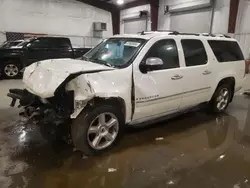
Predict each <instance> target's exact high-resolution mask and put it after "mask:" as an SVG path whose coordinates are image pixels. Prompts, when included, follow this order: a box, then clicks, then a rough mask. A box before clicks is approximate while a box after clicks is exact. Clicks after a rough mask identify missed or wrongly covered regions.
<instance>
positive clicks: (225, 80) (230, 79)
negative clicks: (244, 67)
mask: <svg viewBox="0 0 250 188" xmlns="http://www.w3.org/2000/svg"><path fill="white" fill-rule="evenodd" d="M222 84H230V85H232V87H231V92H232V96H231V97H230V102H232V100H233V97H234V91H235V78H234V77H233V76H228V77H225V78H222V79H221V80H220V81H219V82H218V83H217V86H216V88H215V90H214V93H213V96H214V94H215V92H216V90H217V88H218V87H219V86H221V85H222Z"/></svg>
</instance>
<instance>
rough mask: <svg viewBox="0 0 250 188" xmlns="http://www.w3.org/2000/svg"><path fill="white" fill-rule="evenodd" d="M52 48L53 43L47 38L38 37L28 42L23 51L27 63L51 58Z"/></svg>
mask: <svg viewBox="0 0 250 188" xmlns="http://www.w3.org/2000/svg"><path fill="white" fill-rule="evenodd" d="M52 48H53V43H52V42H51V41H50V40H49V38H38V39H36V40H34V41H32V42H31V43H29V44H28V45H27V50H26V52H25V57H26V63H27V65H30V64H32V63H34V62H37V61H41V60H46V59H51V58H52V57H53V52H52V51H51V49H52Z"/></svg>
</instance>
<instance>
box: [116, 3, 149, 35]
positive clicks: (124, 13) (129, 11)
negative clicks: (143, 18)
mask: <svg viewBox="0 0 250 188" xmlns="http://www.w3.org/2000/svg"><path fill="white" fill-rule="evenodd" d="M144 10H146V11H148V12H149V16H148V19H147V20H148V22H147V30H148V31H151V17H150V12H151V10H150V5H149V4H148V5H142V6H137V7H133V8H129V9H125V10H122V11H121V12H120V33H121V34H124V21H123V18H124V17H127V16H131V15H133V14H136V13H138V12H139V11H144Z"/></svg>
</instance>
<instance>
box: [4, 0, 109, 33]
mask: <svg viewBox="0 0 250 188" xmlns="http://www.w3.org/2000/svg"><path fill="white" fill-rule="evenodd" d="M93 22H106V23H107V31H104V32H103V37H109V36H111V35H112V33H113V30H112V19H111V13H110V12H107V11H104V10H101V9H98V8H95V7H93V6H90V5H87V4H84V3H81V2H78V1H76V0H60V1H59V0H0V31H9V32H25V33H44V34H51V35H72V36H93V29H92V26H93V25H92V24H93Z"/></svg>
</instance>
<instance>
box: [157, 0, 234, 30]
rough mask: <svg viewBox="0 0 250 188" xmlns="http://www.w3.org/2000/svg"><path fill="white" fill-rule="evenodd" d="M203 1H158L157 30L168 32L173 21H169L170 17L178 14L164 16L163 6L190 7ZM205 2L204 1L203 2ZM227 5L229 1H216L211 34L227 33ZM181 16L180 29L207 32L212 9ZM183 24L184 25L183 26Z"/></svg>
mask: <svg viewBox="0 0 250 188" xmlns="http://www.w3.org/2000/svg"><path fill="white" fill-rule="evenodd" d="M201 1H203V0H160V8H159V19H158V29H160V30H169V29H171V25H173V24H175V23H171V20H172V21H175V20H174V19H171V15H172V16H173V17H172V18H174V17H175V16H176V15H177V16H178V14H166V15H164V6H165V5H170V6H171V5H182V6H185V4H186V5H187V6H190V5H192V4H195V3H196V2H201ZM204 2H205V1H204ZM229 4H230V0H216V3H215V13H214V21H213V26H212V32H213V33H227V30H228V17H229ZM180 14H182V15H183V19H184V18H185V20H184V21H183V22H182V25H181V28H187V30H186V32H209V29H210V20H211V16H212V9H211V8H210V9H201V10H198V11H190V12H183V13H180ZM183 23H184V25H183Z"/></svg>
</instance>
